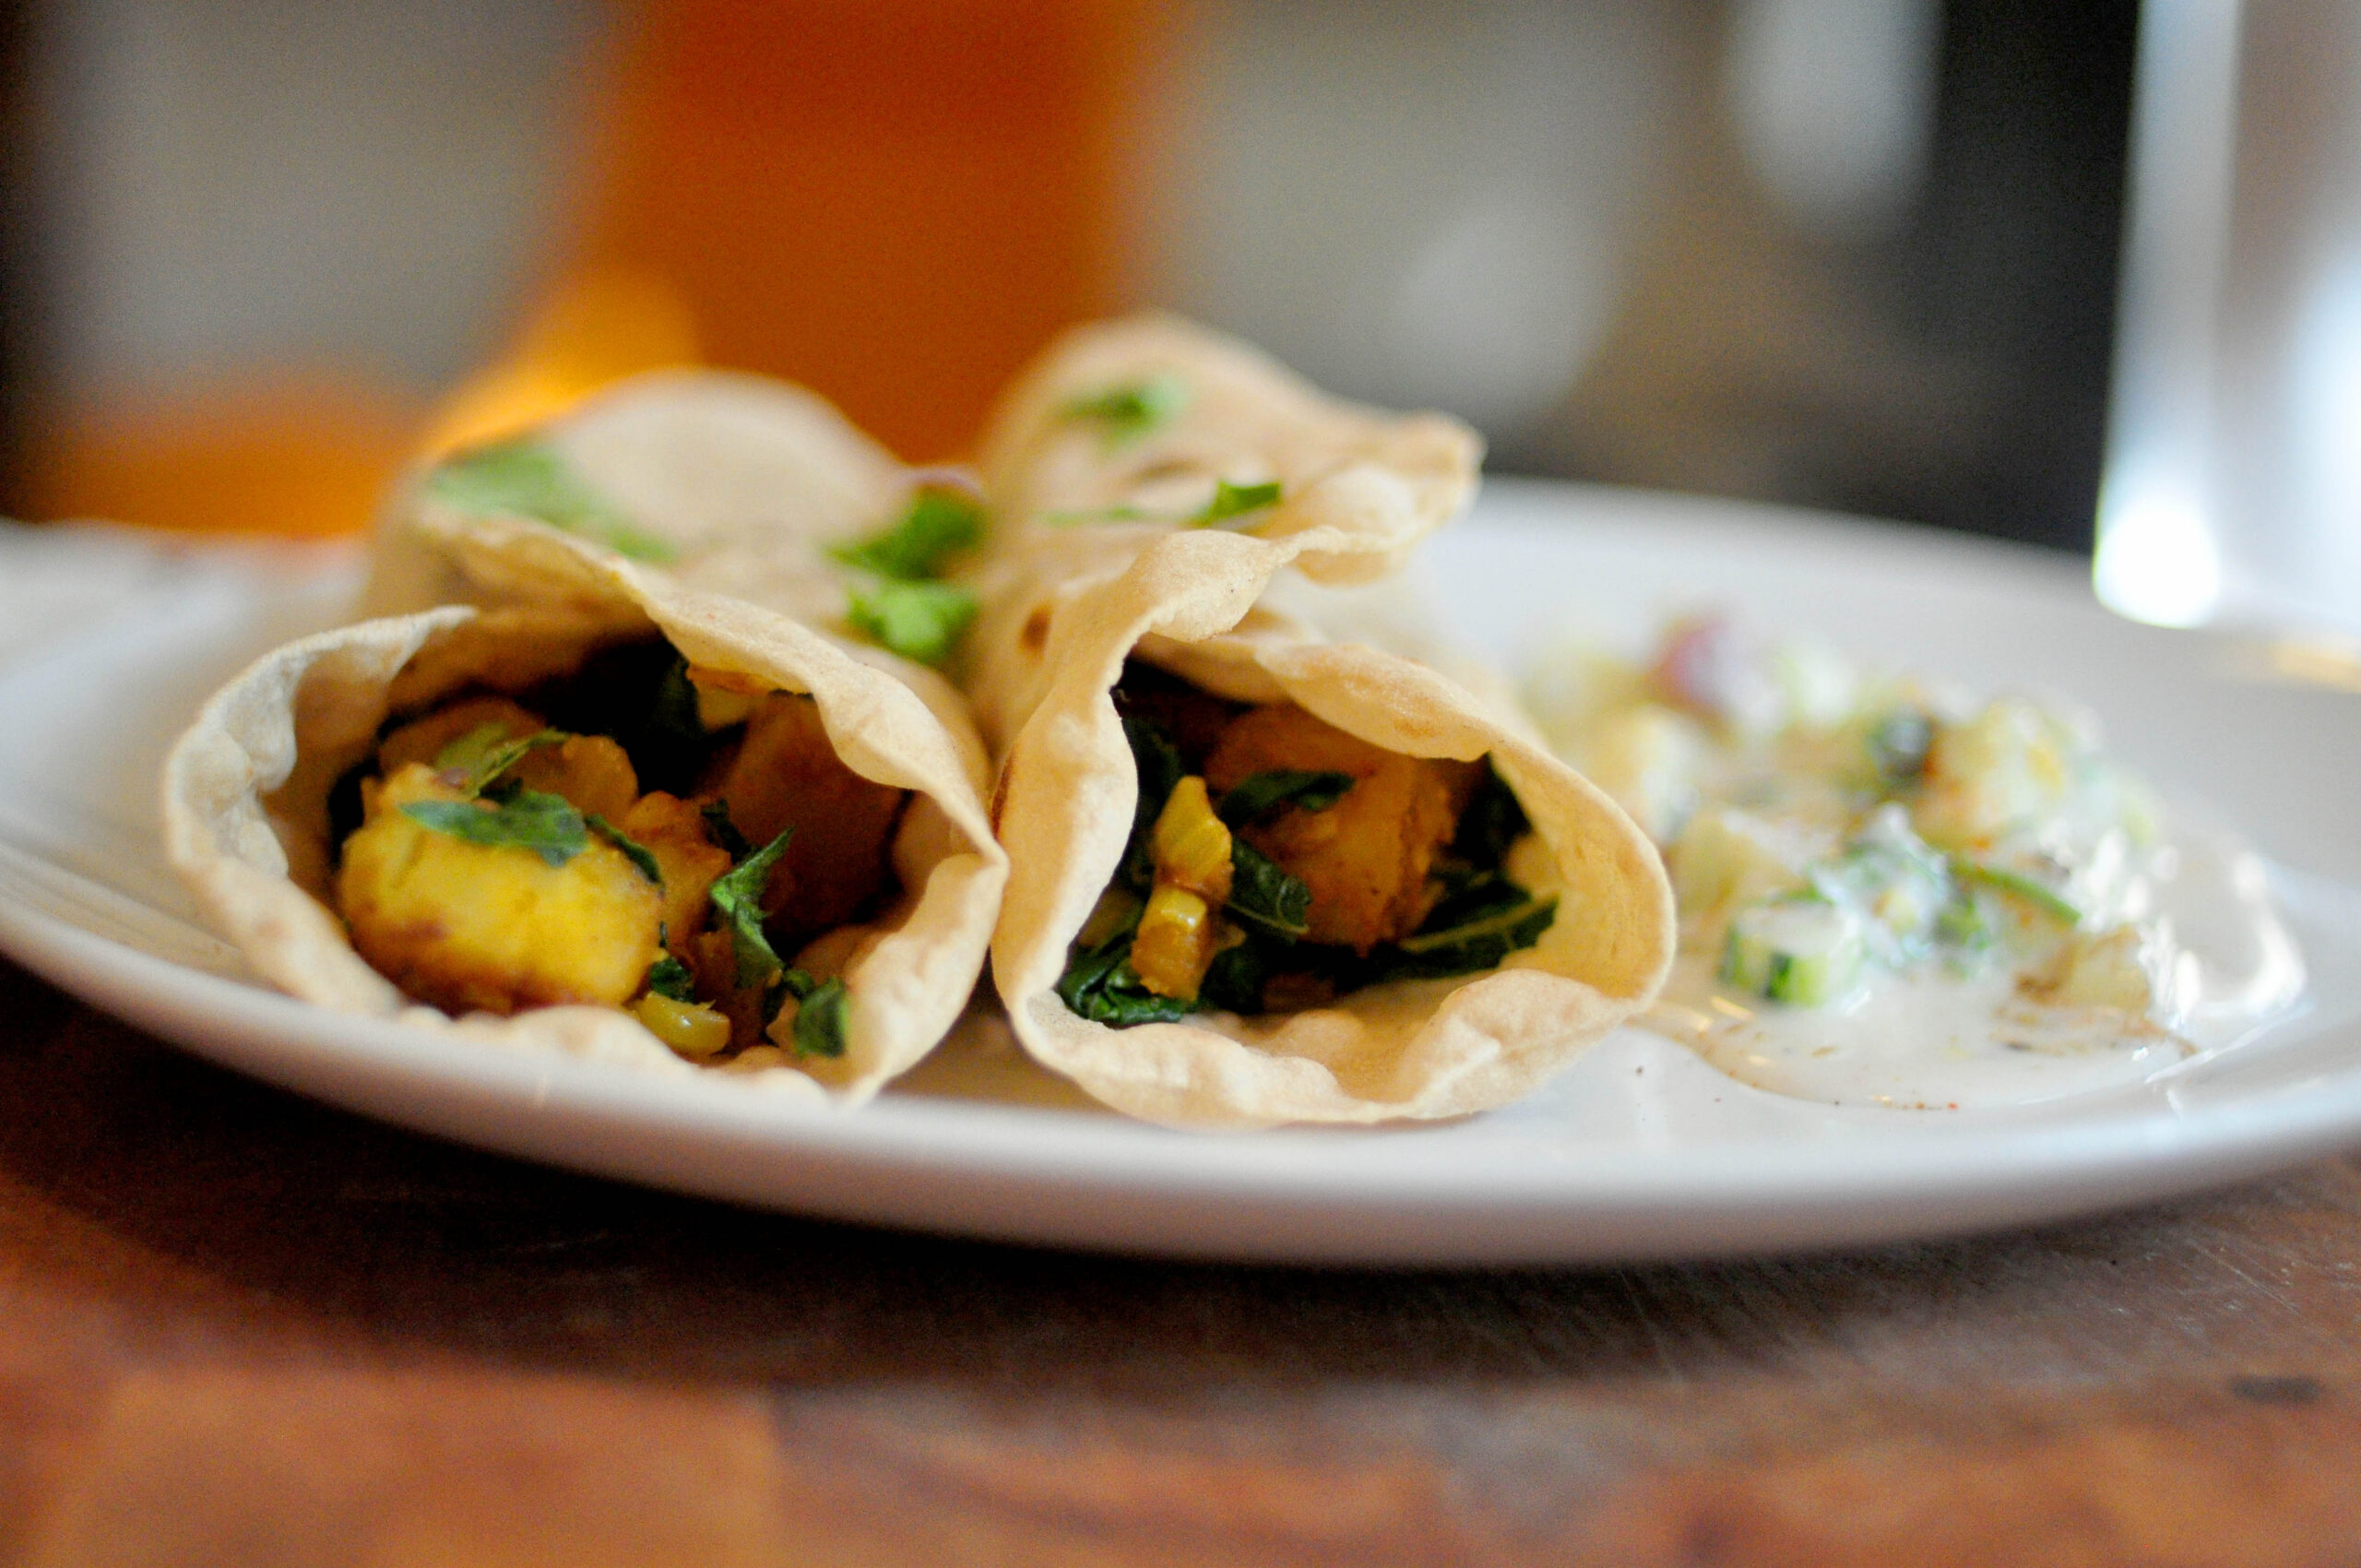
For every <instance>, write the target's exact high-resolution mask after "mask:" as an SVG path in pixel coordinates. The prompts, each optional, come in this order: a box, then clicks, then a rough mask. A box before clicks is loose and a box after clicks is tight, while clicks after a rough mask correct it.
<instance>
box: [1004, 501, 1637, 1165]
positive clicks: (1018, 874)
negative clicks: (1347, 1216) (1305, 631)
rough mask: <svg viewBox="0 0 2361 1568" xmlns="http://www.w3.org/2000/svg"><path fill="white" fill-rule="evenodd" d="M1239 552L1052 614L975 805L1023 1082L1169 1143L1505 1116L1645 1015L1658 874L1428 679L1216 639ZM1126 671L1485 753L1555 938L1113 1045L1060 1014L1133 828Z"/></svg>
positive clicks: (1237, 595)
mask: <svg viewBox="0 0 2361 1568" xmlns="http://www.w3.org/2000/svg"><path fill="white" fill-rule="evenodd" d="M1248 542H1249V541H1245V540H1240V539H1238V538H1235V537H1228V538H1217V537H1215V536H1210V535H1204V534H1176V535H1171V536H1169V537H1167V538H1166V539H1163V540H1158V541H1157V542H1156V543H1154V544H1152V545H1150V546H1149V547H1148V548H1147V549H1146V550H1145V552H1143V553H1142V554H1141V556H1140V557H1139V559H1138V560H1137V561H1136V562H1135V563H1134V564H1133V566H1132V567H1131V568H1130V569H1129V570H1127V571H1126V572H1124V573H1123V574H1122V575H1121V576H1120V577H1119V578H1117V579H1115V580H1114V581H1113V582H1111V583H1109V584H1106V585H1103V586H1101V587H1098V588H1095V589H1093V590H1091V591H1090V592H1088V593H1086V594H1084V595H1082V596H1080V597H1078V598H1074V599H1070V600H1065V601H1063V602H1062V604H1061V605H1060V607H1059V608H1058V610H1057V612H1056V613H1055V614H1054V615H1053V616H1052V617H1051V620H1050V628H1049V630H1048V633H1047V636H1046V637H1045V639H1044V647H1043V650H1042V655H1041V665H1042V668H1043V671H1044V672H1045V679H1044V682H1043V684H1042V688H1041V690H1040V693H1039V695H1038V701H1037V702H1036V703H1035V704H1034V705H1033V706H1032V707H1031V709H1030V712H1029V715H1028V716H1026V717H1025V718H1024V719H1023V721H1022V724H1021V727H1020V728H1018V729H1017V731H1016V732H1015V735H1014V741H1013V742H1012V743H1011V744H1010V745H1009V747H1008V749H1007V756H1006V758H1005V760H1004V762H1003V766H1002V770H1001V778H1000V781H999V784H998V786H997V789H996V793H995V800H994V808H995V809H994V820H995V823H996V825H997V826H998V828H999V831H1000V834H1001V838H1002V842H1003V844H1004V845H1005V846H1006V847H1007V849H1008V851H1009V855H1010V859H1011V862H1012V867H1013V870H1012V873H1011V879H1010V883H1009V887H1008V892H1007V895H1006V897H1005V899H1004V901H1003V907H1002V913H1001V920H1000V923H999V927H998V929H997V930H996V931H995V932H994V935H993V941H992V967H993V973H994V977H995V980H996V983H997V984H998V986H999V989H1000V992H1001V997H1002V1000H1003V1003H1004V1004H1006V1006H1007V1009H1008V1012H1009V1016H1010V1019H1011V1022H1012V1024H1013V1026H1014V1029H1015V1031H1016V1034H1017V1036H1018V1038H1019V1039H1020V1040H1021V1041H1023V1043H1024V1045H1025V1046H1026V1050H1027V1051H1030V1052H1031V1053H1032V1054H1033V1055H1034V1056H1035V1057H1036V1058H1037V1059H1038V1060H1039V1061H1040V1062H1042V1063H1044V1064H1046V1065H1048V1066H1050V1067H1051V1068H1053V1069H1055V1070H1056V1071H1058V1072H1060V1073H1062V1074H1064V1075H1066V1076H1068V1077H1070V1078H1073V1079H1074V1081H1075V1082H1077V1083H1079V1084H1080V1085H1082V1086H1083V1087H1085V1088H1086V1089H1087V1090H1088V1091H1089V1092H1090V1093H1091V1094H1093V1095H1094V1096H1096V1097H1097V1098H1098V1099H1101V1100H1103V1101H1105V1102H1106V1103H1108V1104H1109V1105H1111V1106H1114V1107H1115V1108H1116V1109H1118V1110H1121V1111H1126V1112H1128V1113H1130V1114H1133V1115H1135V1116H1140V1117H1144V1118H1145V1119H1147V1120H1150V1121H1154V1122H1160V1123H1167V1124H1170V1125H1175V1126H1185V1127H1199V1128H1248V1127H1259V1126H1267V1125H1271V1124H1275V1123H1283V1122H1329V1123H1368V1122H1377V1121H1384V1120H1393V1119H1425V1118H1433V1117H1442V1116H1454V1115H1462V1114H1465V1113H1468V1112H1472V1111H1482V1110H1487V1109H1490V1108H1492V1107H1496V1106H1500V1105H1502V1104H1506V1103H1507V1102H1509V1101H1510V1100H1513V1099H1516V1098H1518V1097H1519V1096H1521V1095H1523V1094H1524V1093H1525V1092H1526V1091H1527V1090H1529V1089H1531V1088H1532V1087H1535V1086H1536V1084H1538V1083H1539V1082H1541V1080H1542V1079H1544V1078H1546V1077H1547V1076H1548V1075H1550V1074H1552V1073H1554V1072H1555V1071H1557V1070H1558V1069H1559V1068H1560V1067H1561V1066H1563V1065H1564V1064H1565V1063H1567V1062H1568V1061H1570V1060H1572V1057H1573V1056H1574V1055H1576V1054H1577V1053H1578V1052H1579V1051H1582V1050H1583V1049H1584V1048H1585V1047H1586V1046H1588V1045H1589V1044H1591V1043H1592V1042H1593V1041H1595V1040H1596V1039H1599V1038H1600V1037H1601V1036H1603V1035H1604V1034H1606V1032H1607V1031H1608V1029H1610V1028H1614V1027H1615V1026H1616V1025H1618V1024H1619V1023H1620V1022H1622V1021H1623V1020H1624V1019H1626V1018H1628V1017H1629V1016H1631V1015H1632V1014H1633V1013H1635V1012H1637V1011H1638V1010H1640V1009H1641V1008H1643V1007H1644V1006H1646V1005H1647V1004H1648V1003H1649V1002H1651V1001H1652V1000H1653V999H1654V997H1655V992H1656V991H1657V990H1658V989H1659V988H1660V987H1661V985H1662V984H1663V981H1664V979H1665V976H1666V973H1667V970H1668V968H1669V967H1670V964H1671V961H1672V956H1673V944H1674V922H1673V907H1672V893H1671V887H1670V885H1669V884H1668V882H1667V879H1666V876H1665V873H1664V869H1663V865H1662V862H1661V861H1660V860H1659V859H1658V857H1657V855H1656V852H1655V849H1654V848H1653V847H1652V846H1651V845H1650V844H1649V842H1648V841H1647V839H1646V837H1644V836H1643V834H1642V833H1641V832H1640V830H1639V829H1638V827H1637V826H1634V825H1633V824H1632V822H1631V819H1630V817H1629V816H1627V815H1626V814H1624V813H1623V811H1622V810H1621V809H1620V808H1619V807H1618V806H1617V805H1616V804H1615V803H1614V802H1612V801H1610V800H1609V799H1608V797H1607V796H1606V795H1604V794H1603V793H1601V792H1600V791H1599V790H1596V788H1594V787H1593V786H1592V785H1591V784H1590V783H1589V782H1588V781H1587V780H1585V779H1584V778H1582V777H1581V776H1580V775H1578V774H1576V773H1574V772H1573V771H1572V769H1570V768H1568V767H1567V766H1565V765H1564V764H1562V763H1560V762H1559V761H1558V760H1557V759H1556V758H1554V757H1552V756H1550V755H1549V754H1548V752H1547V751H1546V750H1544V749H1543V748H1542V747H1541V746H1540V745H1539V744H1538V743H1537V742H1536V741H1535V740H1534V739H1533V738H1532V734H1531V730H1530V726H1529V725H1527V724H1525V722H1524V721H1522V720H1521V719H1518V718H1517V717H1515V716H1513V715H1511V714H1509V713H1506V712H1501V711H1495V709H1494V708H1493V707H1492V706H1491V705H1489V704H1488V703H1486V702H1485V701H1483V700H1482V699H1479V698H1477V697H1476V696H1475V695H1471V694H1470V693H1468V692H1467V691H1466V690H1465V689H1464V688H1462V687H1460V686H1458V685H1456V684H1455V683H1452V682H1451V681H1449V680H1447V679H1445V678H1444V677H1442V675H1439V674H1437V673H1436V672H1434V671H1431V670H1430V669H1428V668H1426V667H1424V666H1422V665H1419V664H1417V663H1414V662H1412V661H1410V660H1407V659H1401V658H1398V657H1395V656H1394V655H1390V654H1386V653H1383V652H1381V651H1379V650H1377V649H1374V648H1370V647H1361V646H1357V645H1348V644H1329V643H1324V642H1321V641H1318V640H1316V639H1306V638H1303V637H1299V636H1293V635H1290V634H1288V633H1287V631H1285V630H1284V629H1277V630H1274V631H1269V632H1264V633H1254V632H1252V631H1250V632H1248V633H1246V634H1244V635H1240V634H1236V633H1234V632H1233V628H1235V627H1238V626H1240V623H1241V622H1243V621H1245V619H1246V618H1247V617H1248V615H1249V613H1250V612H1252V610H1253V608H1254V605H1255V600H1256V597H1257V595H1258V594H1259V593H1260V591H1261V590H1262V588H1263V587H1264V584H1265V583H1267V582H1268V580H1269V577H1270V575H1271V573H1272V572H1273V571H1275V570H1276V569H1277V567H1278V566H1279V565H1280V564H1284V562H1285V559H1286V555H1287V552H1286V550H1285V548H1284V546H1283V544H1281V543H1277V542H1273V543H1268V544H1264V546H1263V548H1262V549H1261V550H1259V551H1255V550H1249V549H1246V548H1243V546H1244V545H1246V544H1247V543H1248ZM1135 652H1137V653H1139V654H1140V655H1141V656H1142V657H1145V658H1146V659H1148V660H1149V661H1150V662H1152V663H1156V664H1158V665H1161V666H1163V667H1165V668H1167V669H1169V670H1172V671H1174V672H1176V673H1179V674H1181V675H1182V676H1183V677H1184V678H1188V679H1190V680H1192V681H1194V682H1196V683H1199V684H1201V685H1203V686H1204V687H1205V688H1206V689H1207V690H1210V691H1213V692H1215V693H1216V695H1222V696H1227V697H1230V698H1232V699H1236V700H1243V701H1261V702H1268V701H1278V700H1287V701H1292V702H1295V703H1296V704H1298V705H1299V706H1300V707H1303V708H1305V709H1307V710H1308V711H1310V712H1311V714H1313V715H1314V716H1316V717H1318V718H1320V719H1325V720H1326V721H1328V722H1329V723H1331V724H1334V725H1335V726H1337V727H1338V728H1340V729H1343V730H1345V731H1348V732H1350V733H1353V734H1355V735H1358V736H1360V737H1361V738H1363V739H1365V740H1367V741H1369V742H1371V743H1373V744H1376V745H1379V746H1382V747H1384V748H1386V749H1387V750H1391V751H1395V752H1399V753H1402V754H1406V755H1410V756H1427V757H1450V758H1456V759H1460V760H1474V759H1476V758H1478V757H1482V756H1485V755H1488V754H1489V756H1490V758H1491V759H1492V765H1493V766H1494V768H1495V770H1496V771H1497V772H1498V773H1499V775H1500V777H1501V779H1502V781H1503V782H1505V783H1506V784H1507V785H1508V786H1509V788H1510V789H1511V790H1513V791H1514V792H1515V793H1516V795H1517V797H1518V799H1519V801H1520V802H1521V803H1522V804H1523V806H1524V808H1525V813H1526V814H1527V816H1528V817H1529V818H1530V820H1531V822H1532V825H1533V828H1534V830H1535V832H1536V834H1537V835H1538V836H1539V837H1540V839H1541V841H1542V842H1543V843H1544V844H1545V845H1546V846H1547V849H1548V856H1549V859H1550V860H1551V861H1552V862H1554V867H1555V872H1556V875H1557V878H1558V882H1557V885H1556V886H1555V887H1554V889H1552V890H1554V891H1556V892H1557V893H1558V895H1559V897H1560V908H1559V915H1558V918H1557V920H1556V921H1555V922H1554V923H1553V924H1552V925H1551V926H1550V928H1549V929H1548V932H1545V933H1544V935H1543V936H1542V938H1541V940H1540V942H1539V943H1538V944H1536V946H1534V947H1532V948H1530V949H1527V950H1525V951H1523V952H1520V953H1516V954H1513V955H1512V956H1510V958H1509V959H1508V960H1507V961H1506V962H1505V963H1504V964H1503V965H1502V966H1501V968H1498V969H1495V970H1492V971H1489V972H1486V973H1482V974H1478V975H1476V976H1472V977H1467V978H1464V979H1457V980H1421V981H1394V982H1387V983H1384V984H1381V985H1377V986H1372V987H1369V988H1366V989H1365V990H1363V991H1360V992H1353V993H1351V994H1349V995H1347V996H1345V997H1341V998H1339V999H1337V1001H1336V1003H1335V1004H1332V1005H1328V1006H1323V1007H1317V1008H1312V1009H1307V1010H1305V1011H1301V1012H1298V1013H1294V1014H1291V1015H1284V1016H1275V1017H1273V1018H1253V1019H1241V1018H1235V1017H1233V1016H1229V1015H1216V1014H1208V1015H1204V1016H1201V1017H1198V1018H1194V1019H1192V1020H1191V1021H1188V1022H1183V1023H1160V1024H1144V1025H1139V1026H1136V1027H1133V1028H1123V1029H1115V1028H1109V1027H1107V1026H1105V1025H1101V1024H1097V1023H1093V1022H1090V1021H1088V1020H1086V1019H1084V1018H1081V1017H1079V1016H1076V1015H1074V1013H1073V1012H1071V1011H1070V1010H1068V1009H1067V1007H1066V1005H1065V1004H1064V1003H1063V1002H1062V1000H1061V999H1060V998H1059V997H1058V995H1057V993H1056V991H1055V987H1056V984H1057V981H1058V979H1059V976H1060V974H1061V973H1062V970H1063V968H1064V966H1065V963H1066V960H1067V953H1068V947H1069V944H1070V943H1071V942H1072V941H1073V940H1074V936H1075V935H1076V933H1078V932H1080V930H1081V929H1082V927H1083V925H1084V923H1085V922H1086V920H1087V919H1088V917H1089V915H1090V912H1091V910H1092V909H1093V908H1094V906H1095V905H1096V903H1097V899H1098V897H1099V895H1100V893H1101V892H1102V891H1103V890H1104V889H1105V888H1106V886H1107V885H1108V884H1109V880H1110V878H1111V877H1112V876H1113V874H1114V873H1115V870H1116V867H1117V864H1118V862H1119V861H1121V856H1122V853H1123V849H1124V845H1125V842H1126V840H1127V838H1128V837H1129V835H1130V832H1131V827H1132V820H1133V806H1134V804H1135V802H1136V800H1137V797H1138V789H1139V785H1138V778H1137V775H1136V771H1135V766H1134V764H1133V757H1132V753H1131V749H1130V746H1129V744H1128V743H1127V742H1126V741H1125V740H1124V736H1123V731H1122V726H1121V720H1120V719H1119V718H1118V716H1117V713H1116V710H1115V707H1114V703H1113V700H1112V696H1111V693H1112V690H1113V688H1114V686H1115V685H1116V683H1118V681H1119V680H1120V679H1121V674H1122V669H1123V664H1124V661H1125V659H1127V658H1129V657H1131V656H1132V655H1133V654H1134V653H1135ZM1535 890H1536V891H1541V889H1539V888H1536V889H1535Z"/></svg>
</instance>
